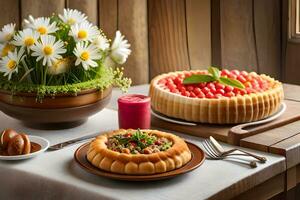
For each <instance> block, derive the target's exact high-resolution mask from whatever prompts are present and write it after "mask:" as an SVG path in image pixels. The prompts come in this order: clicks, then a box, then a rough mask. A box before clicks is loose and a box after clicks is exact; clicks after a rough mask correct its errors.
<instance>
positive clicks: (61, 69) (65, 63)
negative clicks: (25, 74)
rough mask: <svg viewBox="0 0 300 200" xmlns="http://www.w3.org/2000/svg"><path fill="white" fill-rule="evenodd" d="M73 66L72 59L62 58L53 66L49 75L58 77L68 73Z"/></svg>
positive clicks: (49, 69)
mask: <svg viewBox="0 0 300 200" xmlns="http://www.w3.org/2000/svg"><path fill="white" fill-rule="evenodd" d="M72 64H73V60H72V59H71V58H62V59H59V60H57V62H55V63H54V64H53V65H51V66H50V67H49V68H48V74H51V75H57V74H62V73H65V72H67V71H68V70H69V69H70V68H71V66H72Z"/></svg>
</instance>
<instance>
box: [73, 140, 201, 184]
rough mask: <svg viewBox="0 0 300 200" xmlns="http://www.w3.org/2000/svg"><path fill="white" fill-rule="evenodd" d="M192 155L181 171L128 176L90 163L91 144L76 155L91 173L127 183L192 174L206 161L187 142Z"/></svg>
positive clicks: (84, 167) (77, 159) (79, 162)
mask: <svg viewBox="0 0 300 200" xmlns="http://www.w3.org/2000/svg"><path fill="white" fill-rule="evenodd" d="M186 143H187V145H188V147H189V149H190V151H191V153H192V159H191V160H190V162H188V163H187V164H185V165H184V166H183V167H181V168H179V169H175V170H172V171H169V172H165V173H159V174H153V175H126V174H117V173H111V172H106V171H103V170H101V169H99V168H96V167H94V166H93V165H92V164H90V163H89V161H88V160H87V159H86V154H87V151H88V148H89V144H90V143H86V144H83V145H81V146H80V147H79V148H78V149H77V150H76V151H75V153H74V158H75V161H76V162H77V163H78V164H79V165H80V167H82V168H83V169H84V170H86V171H87V172H89V173H92V174H96V175H98V176H103V177H107V178H112V179H117V180H126V181H154V180H161V179H166V178H172V177H174V176H177V175H180V174H184V173H187V172H190V171H192V170H194V169H196V168H197V167H199V166H200V165H201V164H202V163H203V161H204V160H205V156H204V152H203V151H202V149H200V148H199V147H198V146H196V145H195V144H192V143H190V142H186Z"/></svg>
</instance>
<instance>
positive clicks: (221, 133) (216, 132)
mask: <svg viewBox="0 0 300 200" xmlns="http://www.w3.org/2000/svg"><path fill="white" fill-rule="evenodd" d="M284 102H285V103H286V105H287V109H286V111H285V112H284V113H283V114H282V115H281V116H280V117H279V118H277V119H275V120H274V121H271V122H269V123H266V124H262V125H258V126H251V127H247V129H241V128H240V126H239V125H232V124H231V125H213V124H199V125H197V126H187V125H179V124H175V123H171V122H166V121H163V120H161V119H159V118H157V117H155V116H152V126H153V127H156V128H162V129H167V130H173V131H177V132H182V133H186V134H190V135H194V136H199V137H209V136H213V137H214V138H216V139H217V140H220V141H223V142H227V143H230V144H234V145H239V144H240V140H241V139H243V138H246V137H249V136H252V135H255V134H258V133H261V132H263V131H267V130H270V129H273V128H277V127H280V126H283V125H286V124H289V123H292V122H294V121H297V120H300V102H299V101H292V100H285V101H284Z"/></svg>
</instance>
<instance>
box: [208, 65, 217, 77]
mask: <svg viewBox="0 0 300 200" xmlns="http://www.w3.org/2000/svg"><path fill="white" fill-rule="evenodd" d="M208 72H209V73H210V74H211V75H212V76H213V77H214V78H215V79H219V77H220V70H219V69H218V68H216V67H209V68H208Z"/></svg>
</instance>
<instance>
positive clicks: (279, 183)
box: [210, 160, 285, 200]
mask: <svg viewBox="0 0 300 200" xmlns="http://www.w3.org/2000/svg"><path fill="white" fill-rule="evenodd" d="M284 171H285V163H284V160H282V162H279V163H277V164H275V165H273V166H271V167H268V168H265V169H263V170H261V171H259V172H257V173H253V174H252V175H250V176H248V177H247V178H245V179H244V180H242V181H237V182H236V183H234V184H232V186H230V187H228V188H226V189H225V190H223V191H222V193H221V192H220V193H218V194H216V195H214V196H212V197H211V198H210V199H233V198H234V197H237V198H236V199H239V200H240V199H253V198H247V197H253V196H255V192H254V191H252V192H249V191H251V190H250V189H251V188H252V190H253V189H254V188H255V189H257V190H255V191H256V196H255V197H256V198H255V199H265V198H263V197H264V196H274V195H276V194H278V193H280V192H283V191H284V173H282V172H284ZM276 175H277V176H276ZM268 180H272V181H268ZM273 182H275V184H274V183H273ZM254 184H256V185H254ZM260 184H261V185H260ZM259 185H260V187H259ZM275 185H276V187H275ZM254 186H258V187H254ZM273 187H274V188H273ZM267 188H268V189H271V188H272V190H270V191H263V189H267ZM273 189H274V190H273ZM246 191H247V192H249V193H248V194H247V193H245V194H244V195H243V194H242V195H241V196H238V194H237V193H238V192H240V193H244V192H246ZM238 197H240V198H238Z"/></svg>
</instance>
